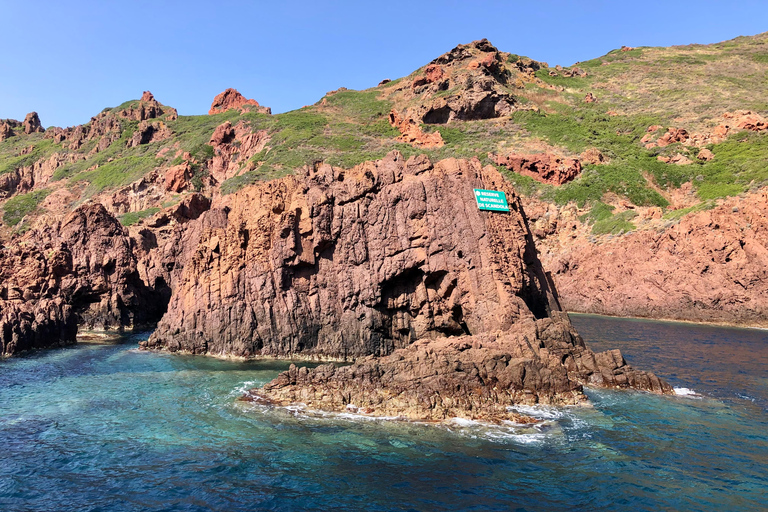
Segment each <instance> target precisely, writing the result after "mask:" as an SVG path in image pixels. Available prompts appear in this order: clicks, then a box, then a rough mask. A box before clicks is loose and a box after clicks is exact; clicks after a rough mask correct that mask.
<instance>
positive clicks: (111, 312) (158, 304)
mask: <svg viewBox="0 0 768 512" xmlns="http://www.w3.org/2000/svg"><path fill="white" fill-rule="evenodd" d="M0 277H1V278H2V281H0V282H1V283H2V284H0V324H2V327H3V331H2V333H0V336H2V343H3V354H5V355H10V354H13V353H17V352H19V351H22V350H27V349H30V348H41V347H43V346H47V345H54V346H55V345H60V344H69V343H73V342H74V336H75V333H76V332H77V326H78V325H81V326H84V327H86V328H88V329H104V330H114V329H117V330H121V329H125V328H134V327H142V326H147V325H151V324H152V323H153V322H155V321H157V320H158V319H159V317H160V316H161V315H162V313H163V312H164V310H165V304H164V303H163V302H162V301H161V300H160V299H159V297H157V295H156V294H155V293H154V292H153V290H151V289H150V288H148V287H147V286H145V285H144V283H143V282H142V281H141V279H140V278H139V275H138V273H137V271H136V260H135V257H134V255H133V248H132V243H131V240H130V238H129V237H128V236H127V233H126V232H125V230H124V229H123V227H122V226H121V225H120V223H119V222H118V221H117V220H116V219H115V218H114V217H112V216H111V215H110V214H109V213H108V212H107V211H106V209H105V208H104V207H103V206H102V205H100V204H89V205H84V206H81V207H79V208H78V209H76V210H75V211H74V212H72V213H71V214H69V215H68V216H67V217H66V218H65V219H64V220H63V221H61V222H60V223H54V224H51V225H48V226H46V227H44V228H43V229H40V230H31V231H30V232H28V233H27V234H25V235H24V237H23V238H17V239H15V240H13V241H12V242H9V243H8V244H7V246H6V247H4V248H2V250H1V251H0Z"/></svg>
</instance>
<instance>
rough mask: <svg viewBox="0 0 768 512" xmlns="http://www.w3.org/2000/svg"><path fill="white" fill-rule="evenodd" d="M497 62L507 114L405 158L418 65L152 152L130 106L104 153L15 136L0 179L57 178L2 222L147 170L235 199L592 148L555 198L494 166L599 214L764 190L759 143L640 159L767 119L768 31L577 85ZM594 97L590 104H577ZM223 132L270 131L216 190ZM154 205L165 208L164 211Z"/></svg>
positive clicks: (469, 124)
mask: <svg viewBox="0 0 768 512" xmlns="http://www.w3.org/2000/svg"><path fill="white" fill-rule="evenodd" d="M503 55H504V56H506V57H505V60H504V62H503V63H502V65H501V66H502V71H500V72H499V74H498V79H499V84H498V90H499V91H501V92H502V93H504V94H509V95H510V96H513V97H514V98H515V99H516V102H517V107H516V108H515V110H514V111H513V112H511V114H509V115H503V116H501V117H497V118H491V119H479V120H464V121H452V122H448V123H447V124H433V125H423V124H422V126H421V128H422V129H423V130H424V131H425V132H432V131H439V132H440V134H441V136H442V139H443V141H444V143H445V144H444V145H443V146H442V147H438V148H431V149H427V148H419V147H413V146H411V145H409V144H406V143H404V142H400V141H398V139H397V138H398V136H399V135H400V133H399V132H398V130H397V129H395V128H394V127H392V126H391V125H390V123H389V119H388V116H389V112H390V110H392V109H393V108H394V109H396V110H398V111H402V110H404V109H408V108H414V106H418V105H415V104H416V103H418V101H423V99H422V98H421V97H415V96H413V95H410V96H408V95H407V94H406V93H407V92H408V91H409V90H410V89H409V87H410V85H409V84H411V83H413V81H414V80H416V79H418V78H419V77H421V76H423V74H424V68H421V69H419V70H416V71H414V73H413V74H411V75H410V76H409V77H404V78H402V79H400V80H395V81H393V82H390V83H388V84H386V85H383V86H380V87H373V88H371V89H367V90H363V91H351V90H340V91H337V92H333V93H328V94H327V95H326V96H324V97H323V98H321V99H320V100H319V101H318V102H317V103H315V104H314V105H311V106H307V107H304V108H302V109H299V110H295V111H292V112H286V113H284V114H277V115H266V114H261V113H256V112H251V111H248V110H247V109H245V110H244V111H239V110H229V111H227V112H224V113H221V114H216V115H210V116H179V117H178V118H177V119H172V118H171V117H169V116H166V117H165V118H163V119H162V120H163V122H164V125H165V126H166V127H167V129H168V130H169V131H170V133H171V136H170V137H168V138H165V139H164V140H159V141H157V142H150V143H147V144H139V145H133V146H132V145H131V140H132V139H133V138H134V135H135V133H136V131H137V130H139V129H140V128H141V126H140V123H139V122H138V121H132V120H129V119H126V118H124V117H121V116H122V114H121V112H124V111H126V109H135V108H137V107H139V106H140V102H139V101H138V100H131V101H128V102H126V103H124V104H122V105H120V106H118V107H115V108H111V109H105V111H104V112H105V115H106V116H112V117H113V118H114V119H115V120H116V122H117V123H119V133H117V134H116V136H115V137H114V140H112V141H111V143H109V144H108V145H106V147H103V144H102V147H100V140H98V139H93V140H88V141H86V142H85V143H83V144H82V146H80V147H76V148H73V147H71V145H70V144H69V142H68V141H63V142H56V141H54V140H53V139H51V138H46V136H44V134H41V133H36V134H32V135H24V134H23V133H20V132H19V130H18V129H16V130H15V131H16V134H15V135H14V136H11V137H10V138H8V139H7V140H4V141H1V142H0V182H1V180H2V179H3V175H6V174H8V175H10V174H12V173H15V172H20V170H23V169H25V168H32V166H37V167H40V165H41V164H42V163H43V162H46V161H49V160H51V159H55V160H57V163H56V164H55V165H54V164H50V166H53V167H55V169H54V170H53V172H52V175H51V176H50V177H49V178H47V179H46V180H44V181H42V182H40V183H35V185H34V187H33V191H30V190H24V191H22V192H23V194H22V193H19V192H18V191H17V192H14V191H10V190H9V191H6V192H2V191H1V190H0V201H1V202H2V208H3V210H4V216H3V218H4V224H5V225H6V226H16V225H17V224H18V223H19V221H20V220H21V218H23V217H24V216H28V215H29V214H31V213H34V212H35V211H36V208H37V205H39V203H40V201H41V200H42V198H44V197H45V194H47V193H49V192H50V191H51V190H53V189H58V188H66V189H67V191H69V192H70V193H71V196H72V197H73V199H72V204H76V203H79V202H81V201H83V200H85V199H87V198H91V197H94V196H100V195H104V194H111V193H112V192H113V191H114V190H116V189H118V188H120V187H124V186H126V185H128V184H130V183H133V182H135V181H136V180H138V179H140V178H142V177H143V176H146V175H147V174H148V173H150V172H152V171H158V172H160V173H161V174H162V173H163V172H164V171H165V170H166V169H168V168H169V167H171V166H173V165H178V164H180V163H182V162H184V161H187V162H188V163H189V164H190V169H191V170H192V172H193V174H194V175H193V176H192V179H191V182H192V184H193V186H192V187H191V188H192V189H206V188H208V189H211V187H213V188H215V189H216V190H220V191H221V192H222V193H231V192H233V191H236V190H238V189H239V188H241V187H243V186H246V185H248V184H250V183H253V182H255V181H258V180H264V179H272V178H276V177H280V176H283V175H286V174H288V173H291V172H294V171H295V170H296V169H297V168H299V167H301V166H303V165H306V164H311V163H312V162H315V161H325V162H327V163H330V164H331V165H334V166H341V167H351V166H354V165H356V164H359V163H361V162H364V161H366V160H372V159H377V158H381V157H383V156H384V155H385V154H386V153H388V152H389V151H392V150H394V149H396V150H399V151H401V152H402V153H403V154H404V155H405V156H410V155H415V154H420V153H426V154H428V155H429V156H430V157H431V158H433V159H440V158H445V157H452V156H455V157H462V158H472V157H477V158H479V159H480V160H481V161H482V162H483V163H491V160H490V158H489V153H509V152H529V153H534V152H548V153H554V154H558V155H561V156H575V155H578V154H579V153H581V152H582V151H584V150H587V149H589V148H596V149H598V150H599V151H600V152H601V153H602V154H603V155H604V156H605V157H606V158H607V163H603V164H601V165H592V164H586V165H584V170H583V172H582V174H581V175H580V176H579V177H578V178H577V179H576V180H574V181H573V182H571V183H568V184H566V185H563V186H559V187H555V186H552V185H545V184H542V183H538V182H535V181H533V180H532V179H531V178H527V177H525V176H521V175H517V174H513V173H511V172H508V171H506V170H505V169H502V170H503V171H504V172H505V175H506V176H507V177H508V178H509V179H510V180H511V181H513V182H514V183H515V185H516V186H517V188H518V189H519V190H520V191H521V192H522V193H525V194H536V195H538V196H539V197H541V198H542V199H544V200H545V201H550V202H555V203H557V204H567V203H569V202H575V203H576V204H577V205H578V206H579V207H589V206H591V205H601V204H602V205H605V201H606V197H607V194H608V195H610V196H611V197H620V198H625V199H626V200H628V201H630V202H631V203H633V204H635V205H648V206H658V207H661V208H667V209H668V208H669V206H670V203H669V200H668V197H667V196H668V194H667V193H666V192H665V191H669V190H673V189H675V188H677V187H680V186H681V185H682V184H684V183H686V182H690V183H692V186H693V188H694V190H695V191H696V194H697V195H698V197H699V198H700V200H701V201H702V202H704V201H709V200H712V199H716V198H718V197H724V196H728V195H734V194H739V193H742V192H744V191H746V190H748V189H750V188H757V187H760V186H763V185H765V184H766V183H768V165H766V162H768V138H767V137H768V133H767V132H749V133H747V132H745V133H736V134H731V135H730V136H729V137H728V139H727V140H725V141H723V142H719V143H717V144H706V145H704V146H701V147H699V146H696V147H694V146H684V145H682V144H680V143H674V144H671V145H669V146H666V147H663V148H661V147H654V148H650V149H647V148H646V147H645V146H644V144H643V143H642V142H641V139H642V138H643V136H644V135H646V133H647V128H648V127H649V126H651V125H661V126H663V127H664V128H666V127H669V126H675V127H682V128H685V129H686V130H688V131H689V132H695V131H707V130H711V129H712V128H713V127H714V126H716V125H717V124H718V123H719V122H721V121H722V115H723V113H725V112H727V111H734V110H737V109H748V110H753V111H755V112H757V113H760V114H763V115H765V114H766V113H768V99H767V98H768V33H767V34H760V35H757V36H752V37H741V38H737V39H734V40H732V41H726V42H723V43H718V44H714V45H707V46H702V45H689V46H683V47H671V48H649V47H641V48H635V49H628V50H627V49H624V51H622V50H614V51H612V52H609V53H608V54H607V55H604V56H602V57H599V58H596V59H593V60H590V61H588V62H582V63H577V67H578V68H580V69H582V70H584V71H585V72H586V75H585V76H583V74H580V73H577V74H576V76H567V75H568V74H570V73H568V69H573V68H568V69H566V70H563V69H561V68H558V69H554V68H541V69H538V70H537V71H535V74H534V75H532V76H528V75H523V74H520V73H519V72H518V71H517V70H516V68H515V66H516V65H517V66H518V67H519V62H522V60H520V59H524V58H520V57H517V56H515V55H510V54H503ZM473 72H474V71H470V69H469V68H467V73H469V75H467V76H468V77H469V78H468V79H467V80H466V81H465V82H461V83H457V82H456V81H453V82H451V84H452V85H451V87H450V88H448V89H446V90H444V91H439V92H437V93H434V94H430V95H428V97H427V99H428V100H429V101H440V99H441V98H445V97H449V96H453V97H461V96H462V94H465V95H466V94H469V93H470V92H471V90H472V86H473V84H472V80H471V77H472V76H474V75H471V73H473ZM516 73H517V74H516ZM580 75H582V76H580ZM403 91H405V92H403ZM588 93H592V94H593V95H594V96H595V97H596V98H597V101H596V102H594V103H585V101H584V97H585V95H587V94H588ZM227 121H229V122H230V123H232V124H233V125H236V124H237V123H241V122H242V123H245V124H247V126H248V127H249V129H250V130H251V131H252V132H257V131H259V130H265V131H266V132H268V133H269V135H270V139H269V143H268V145H267V146H266V147H265V148H264V149H263V150H262V151H260V152H259V153H257V154H255V155H253V156H252V157H250V158H248V159H247V160H243V161H239V162H238V166H239V167H238V169H239V170H238V171H237V172H236V173H235V175H234V176H231V177H229V178H228V179H226V180H225V181H223V182H221V183H213V184H212V182H211V181H210V179H209V178H208V169H209V168H210V165H211V160H212V158H213V157H214V151H213V148H212V147H211V146H210V145H209V144H208V142H209V140H210V138H211V135H212V134H213V132H214V130H215V129H216V127H217V126H219V125H221V124H222V123H224V122H227ZM93 122H95V121H93V120H92V121H91V123H93ZM89 124H90V123H89ZM89 124H86V125H85V126H86V127H87V126H89ZM702 147H706V148H707V149H709V150H711V151H712V153H713V154H714V155H715V158H714V159H713V160H711V161H702V160H698V159H697V158H696V153H697V152H698V151H699V150H700V149H701V148H702ZM677 154H680V155H684V156H686V157H687V158H689V159H690V160H691V161H692V162H693V163H691V164H690V165H674V164H670V163H664V162H662V161H660V160H659V159H658V157H659V156H662V157H664V156H673V155H677ZM216 190H213V189H211V190H208V192H210V193H216ZM44 191H45V192H44ZM30 194H34V195H30ZM14 195H15V197H13V196H14ZM165 199H167V198H165ZM165 199H164V200H165ZM152 207H153V208H154V207H158V208H159V207H162V201H159V202H158V204H157V205H154V206H152ZM599 208H602V207H599ZM145 211H146V209H145V210H142V212H145ZM142 215H143V216H146V215H145V213H141V215H139V216H138V217H136V216H135V215H134V216H129V217H127V218H126V221H127V222H128V223H132V222H136V221H138V219H140V218H141V216H142ZM611 215H612V214H611V213H610V210H605V209H603V210H599V211H597V212H596V214H595V215H592V216H591V217H589V218H590V219H591V220H592V221H594V222H605V221H606V219H608V220H610V219H612V217H611ZM619 220H621V222H627V223H628V222H629V221H630V220H631V219H613V221H615V222H618V221H619ZM624 228H629V226H628V225H624ZM601 229H604V228H601Z"/></svg>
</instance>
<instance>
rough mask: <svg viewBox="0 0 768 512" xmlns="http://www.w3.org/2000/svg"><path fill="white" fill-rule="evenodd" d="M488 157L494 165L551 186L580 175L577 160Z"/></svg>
mask: <svg viewBox="0 0 768 512" xmlns="http://www.w3.org/2000/svg"><path fill="white" fill-rule="evenodd" d="M598 154H599V152H598ZM600 156H601V157H602V155H600ZM490 157H491V159H492V160H493V161H494V162H496V164H498V165H503V166H504V167H506V168H507V169H509V170H510V171H514V172H516V173H518V174H523V175H525V176H530V177H531V178H533V179H535V180H536V181H540V182H542V183H549V184H551V185H562V184H563V183H568V182H569V181H572V180H574V179H575V178H576V177H577V176H578V175H579V174H581V162H580V161H579V160H578V159H577V158H564V157H558V156H555V155H550V154H547V153H540V154H536V155H518V154H514V153H513V154H510V155H504V156H502V155H490ZM595 158H596V157H595Z"/></svg>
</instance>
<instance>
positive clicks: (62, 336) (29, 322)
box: [0, 298, 77, 357]
mask: <svg viewBox="0 0 768 512" xmlns="http://www.w3.org/2000/svg"><path fill="white" fill-rule="evenodd" d="M76 335H77V318H76V315H75V314H74V310H73V309H72V307H71V306H69V305H68V304H66V303H64V301H63V300H62V299H60V298H56V299H47V298H46V299H40V300H35V301H24V300H5V299H3V298H0V355H1V356H3V357H6V356H11V355H14V354H18V353H20V352H25V351H27V350H33V349H39V348H49V347H51V346H57V347H58V346H65V345H71V344H73V343H75V336H76Z"/></svg>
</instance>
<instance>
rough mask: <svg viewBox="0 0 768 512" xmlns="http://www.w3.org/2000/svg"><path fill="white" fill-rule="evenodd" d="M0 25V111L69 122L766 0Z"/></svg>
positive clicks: (168, 15) (221, 9)
mask: <svg viewBox="0 0 768 512" xmlns="http://www.w3.org/2000/svg"><path fill="white" fill-rule="evenodd" d="M0 27H2V29H1V30H0V34H2V38H1V39H2V49H0V118H6V117H10V118H15V119H23V118H24V115H25V114H26V113H27V112H30V111H32V110H35V111H37V112H38V113H39V114H40V118H41V120H42V122H43V125H44V126H50V125H58V126H69V125H75V124H80V123H84V122H87V121H88V120H89V119H90V117H91V116H93V115H96V114H97V113H99V112H100V111H101V110H102V109H103V108H105V107H112V106H115V105H118V104H120V103H122V102H123V101H126V100H129V99H136V98H138V97H140V95H141V93H142V91H144V90H150V91H152V93H154V95H155V97H156V98H157V99H158V100H159V101H161V102H162V103H165V104H167V105H171V106H173V107H176V108H177V109H178V110H179V113H180V114H183V115H184V114H187V115H188V114H203V113H206V112H207V111H208V108H209V106H210V103H211V101H212V100H213V97H214V96H215V95H216V94H218V93H219V92H221V91H223V90H224V89H226V88H227V87H234V88H236V89H238V90H239V91H240V92H242V93H243V94H244V95H245V96H247V97H249V98H254V99H256V100H257V101H259V102H260V103H261V104H262V105H266V106H270V107H272V109H273V112H275V113H278V112H285V111H288V110H293V109H296V108H300V107H301V106H303V105H307V104H311V103H314V102H315V101H317V100H318V99H319V98H321V97H322V96H323V94H324V93H325V92H326V91H329V90H332V89H337V88H338V87H342V86H344V87H347V88H350V89H364V88H367V87H371V86H374V85H376V84H377V83H378V82H379V81H380V80H381V79H383V78H392V79H394V78H397V77H400V76H403V75H407V74H409V73H410V72H411V71H413V70H414V69H416V68H418V67H420V66H422V65H424V64H426V63H427V62H429V61H430V60H432V59H433V58H435V57H437V56H438V55H440V54H442V53H444V52H446V51H448V50H450V49H451V48H453V47H454V46H455V45H457V44H459V43H467V42H469V41H472V40H475V39H481V38H483V37H486V38H488V39H490V41H491V42H492V43H493V44H494V45H496V46H497V47H498V48H499V49H500V50H503V51H508V52H513V53H517V54H520V55H527V56H529V57H531V58H534V59H536V60H541V61H547V62H548V63H549V64H550V65H555V64H562V65H570V64H573V63H574V62H577V61H582V60H588V59H591V58H595V57H599V56H601V55H604V54H605V53H607V52H608V51H610V50H612V49H614V48H618V47H620V46H622V45H627V46H641V45H644V46H669V45H675V44H688V43H714V42H718V41H723V40H726V39H731V38H734V37H736V36H739V35H754V34H757V33H760V32H764V31H768V2H766V1H751V0H739V1H738V2H729V1H719V2H718V1H684V2H672V1H669V0H667V1H652V0H646V1H643V2H637V1H632V0H620V1H610V2H609V1H591V2H585V1H572V2H566V1H554V0H552V1H550V0H527V1H507V2H502V1H481V0H477V1H467V2H458V1H450V0H446V1H442V2H436V1H418V0H411V1H399V0H386V1H382V2H366V1H364V0H359V1H337V2H334V1H325V2H322V1H314V2H311V1H295V2H292V1H282V2H281V1H274V0H273V1H269V2H255V1H254V2H242V1H224V0H220V1H218V2H204V1H197V0H187V1H162V0H157V1H154V2H148V1H110V0H82V1H79V2H61V1H37V0H0Z"/></svg>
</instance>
